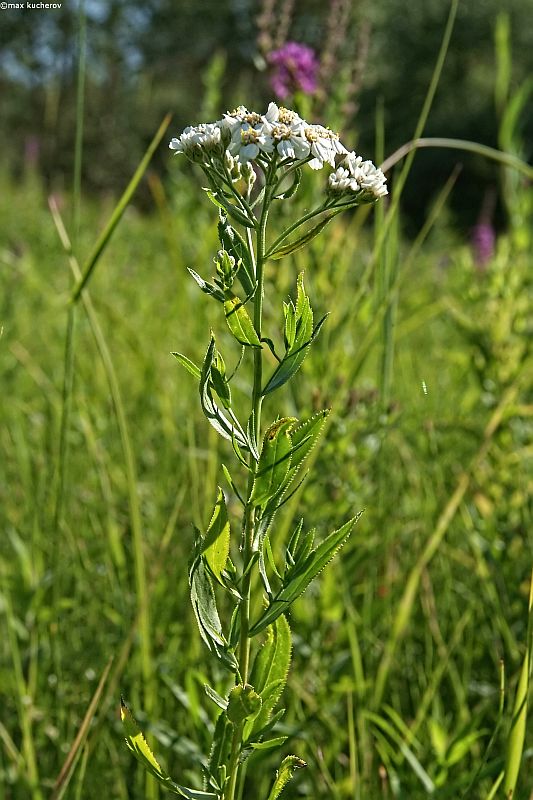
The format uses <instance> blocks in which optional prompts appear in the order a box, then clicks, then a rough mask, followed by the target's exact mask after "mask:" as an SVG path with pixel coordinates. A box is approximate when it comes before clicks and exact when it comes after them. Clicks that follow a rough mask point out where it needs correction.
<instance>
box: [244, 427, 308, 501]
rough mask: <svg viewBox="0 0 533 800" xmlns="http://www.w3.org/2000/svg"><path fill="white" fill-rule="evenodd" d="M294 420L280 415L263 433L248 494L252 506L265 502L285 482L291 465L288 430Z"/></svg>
mask: <svg viewBox="0 0 533 800" xmlns="http://www.w3.org/2000/svg"><path fill="white" fill-rule="evenodd" d="M295 422H298V420H297V419H296V418H295V417H282V419H280V420H278V421H277V422H274V423H273V425H271V426H270V428H269V429H268V430H267V432H266V433H265V438H264V440H263V447H262V449H261V454H260V456H259V461H258V463H257V470H256V473H255V480H254V485H253V488H252V494H251V496H250V502H251V503H252V504H253V505H254V506H259V505H262V504H263V503H265V502H266V501H267V500H269V499H270V498H271V497H273V496H274V495H275V494H276V493H277V492H278V491H279V489H280V488H281V487H282V486H283V484H284V483H285V480H286V478H287V475H288V473H289V469H290V466H291V458H290V456H291V450H292V441H291V436H290V431H291V428H292V427H293V425H294V424H295Z"/></svg>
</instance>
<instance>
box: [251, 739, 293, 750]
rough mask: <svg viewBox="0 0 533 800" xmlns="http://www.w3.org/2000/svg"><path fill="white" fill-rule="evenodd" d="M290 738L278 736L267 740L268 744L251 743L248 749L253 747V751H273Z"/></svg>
mask: <svg viewBox="0 0 533 800" xmlns="http://www.w3.org/2000/svg"><path fill="white" fill-rule="evenodd" d="M288 738H289V737H288V736H276V738H275V739H267V741H266V742H250V744H248V745H247V747H251V748H252V749H253V750H273V749H274V748H275V747H281V745H282V744H285V742H286V741H287V739H288Z"/></svg>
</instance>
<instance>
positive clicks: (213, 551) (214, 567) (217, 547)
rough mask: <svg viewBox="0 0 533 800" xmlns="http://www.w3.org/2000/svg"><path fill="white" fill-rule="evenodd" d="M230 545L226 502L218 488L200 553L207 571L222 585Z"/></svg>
mask: <svg viewBox="0 0 533 800" xmlns="http://www.w3.org/2000/svg"><path fill="white" fill-rule="evenodd" d="M229 545H230V524H229V518H228V509H227V508H226V500H225V498H224V493H223V492H222V489H221V488H220V486H219V487H218V494H217V500H216V503H215V508H214V511H213V515H212V517H211V522H210V523H209V527H208V529H207V531H206V534H205V539H204V540H203V545H202V553H203V555H204V558H205V560H206V561H207V563H208V565H209V569H210V570H211V572H212V573H213V575H214V576H215V577H216V579H217V580H218V582H219V583H222V572H223V570H225V569H226V563H227V561H228V556H229Z"/></svg>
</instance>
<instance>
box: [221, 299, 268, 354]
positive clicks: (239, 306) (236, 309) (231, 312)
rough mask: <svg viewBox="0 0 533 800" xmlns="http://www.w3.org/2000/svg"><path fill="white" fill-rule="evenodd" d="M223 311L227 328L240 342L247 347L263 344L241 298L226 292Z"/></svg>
mask: <svg viewBox="0 0 533 800" xmlns="http://www.w3.org/2000/svg"><path fill="white" fill-rule="evenodd" d="M224 312H225V314H226V322H227V323H228V328H229V329H230V331H231V332H232V334H233V335H234V336H235V338H236V339H237V341H238V342H240V344H244V345H247V346H248V347H262V346H263V345H262V344H261V341H260V339H259V336H258V335H257V333H256V330H255V328H254V326H253V322H252V320H251V319H250V315H249V314H248V312H247V310H246V308H245V307H244V305H243V303H242V300H240V299H239V298H238V297H236V296H235V295H232V294H231V292H226V300H225V301H224Z"/></svg>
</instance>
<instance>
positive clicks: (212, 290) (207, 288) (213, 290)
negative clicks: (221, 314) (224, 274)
mask: <svg viewBox="0 0 533 800" xmlns="http://www.w3.org/2000/svg"><path fill="white" fill-rule="evenodd" d="M187 269H188V271H189V272H190V274H191V276H192V277H193V278H194V280H195V281H196V283H197V284H198V286H199V287H200V289H201V290H202V292H204V293H205V294H208V295H210V296H211V297H214V298H215V300H218V301H219V303H223V302H224V293H223V291H222V290H221V289H219V287H218V286H215V285H214V284H213V283H209V282H208V281H204V279H203V278H202V276H201V275H198V273H197V272H195V271H194V270H193V269H191V268H190V267H187Z"/></svg>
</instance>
